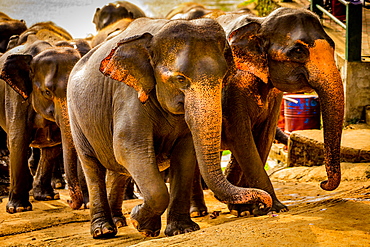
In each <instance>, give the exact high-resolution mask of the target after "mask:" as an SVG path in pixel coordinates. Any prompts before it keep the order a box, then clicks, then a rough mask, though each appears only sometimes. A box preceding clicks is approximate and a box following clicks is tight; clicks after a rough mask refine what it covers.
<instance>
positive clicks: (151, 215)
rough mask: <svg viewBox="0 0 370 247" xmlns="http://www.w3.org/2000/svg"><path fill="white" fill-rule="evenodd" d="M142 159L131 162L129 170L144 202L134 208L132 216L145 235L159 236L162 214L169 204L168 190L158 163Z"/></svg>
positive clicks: (136, 225)
mask: <svg viewBox="0 0 370 247" xmlns="http://www.w3.org/2000/svg"><path fill="white" fill-rule="evenodd" d="M143 160H144V161H145V159H140V161H143ZM140 161H139V160H137V161H136V162H134V161H131V162H129V163H130V164H131V165H130V166H128V171H129V172H130V174H131V175H132V177H133V179H134V181H135V182H136V184H137V186H138V187H139V189H140V191H141V195H142V197H143V198H144V203H143V204H140V205H138V206H136V207H135V208H133V209H132V211H131V214H130V218H131V221H132V224H133V225H134V227H135V228H136V229H137V230H138V231H139V232H140V233H141V234H143V235H144V236H145V237H157V236H158V235H159V233H160V230H161V224H162V222H161V215H162V214H163V212H164V211H165V210H166V208H167V206H168V201H169V195H168V190H167V186H166V184H165V183H164V180H163V177H162V175H161V174H160V172H159V170H158V167H157V166H156V163H155V162H153V161H152V162H149V161H148V162H145V163H146V164H142V163H141V162H140Z"/></svg>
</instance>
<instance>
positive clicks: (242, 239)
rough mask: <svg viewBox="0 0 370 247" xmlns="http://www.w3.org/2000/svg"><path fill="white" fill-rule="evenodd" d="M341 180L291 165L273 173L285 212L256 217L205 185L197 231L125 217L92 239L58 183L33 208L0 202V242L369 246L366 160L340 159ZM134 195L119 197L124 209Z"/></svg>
mask: <svg viewBox="0 0 370 247" xmlns="http://www.w3.org/2000/svg"><path fill="white" fill-rule="evenodd" d="M342 167H343V181H342V183H341V185H340V187H339V188H338V189H337V190H335V191H331V192H327V191H323V190H321V189H320V187H319V181H320V180H321V179H322V178H323V177H324V175H325V173H324V168H323V167H314V168H304V167H296V168H289V169H284V170H281V171H278V172H276V173H274V175H273V177H272V179H273V181H274V186H275V189H276V193H277V195H278V198H279V199H280V200H281V201H282V202H284V203H285V204H286V205H288V206H289V209H290V210H289V212H284V213H277V214H272V215H268V216H261V217H249V218H237V217H235V216H233V215H231V214H229V212H228V209H227V207H226V205H224V204H222V203H220V202H218V201H217V200H216V199H214V197H213V196H212V192H210V191H205V193H206V203H207V206H208V208H209V212H211V213H212V212H214V211H220V215H219V216H218V217H217V218H215V219H213V218H212V217H210V216H209V215H208V216H205V217H202V218H195V219H194V221H196V222H197V223H198V224H199V225H200V227H201V230H199V231H197V232H193V233H188V234H183V235H179V236H174V237H165V236H164V234H163V230H164V226H165V216H163V217H162V219H163V225H162V231H161V234H160V236H159V237H158V238H154V239H153V238H144V237H143V236H142V235H141V234H140V233H138V232H137V231H136V229H134V227H133V226H132V224H131V223H130V221H129V220H128V222H129V225H128V226H126V227H124V228H120V229H119V231H118V234H117V236H116V237H115V238H113V239H107V240H94V239H93V238H92V237H91V235H90V233H89V225H90V223H89V211H88V210H71V209H70V208H69V207H68V205H67V203H66V201H67V199H68V198H69V197H68V195H67V191H66V190H59V192H60V194H61V199H60V200H57V201H47V202H40V201H34V200H33V201H32V204H33V211H31V212H23V213H17V214H7V213H5V205H6V202H7V199H3V202H2V203H0V246H96V245H97V246H115V245H119V246H133V245H134V246H336V247H337V246H370V218H369V217H368V216H369V212H370V180H369V174H370V164H367V163H365V164H342ZM140 202H141V200H139V199H137V200H129V201H126V202H125V203H124V209H123V210H124V212H125V215H126V218H128V219H129V217H130V216H129V212H130V210H131V209H132V208H133V207H134V206H135V205H137V204H138V203H140Z"/></svg>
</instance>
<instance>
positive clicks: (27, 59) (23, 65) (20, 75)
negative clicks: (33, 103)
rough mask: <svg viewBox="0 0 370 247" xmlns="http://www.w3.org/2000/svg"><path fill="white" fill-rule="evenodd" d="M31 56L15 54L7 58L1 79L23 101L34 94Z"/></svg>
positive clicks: (0, 75)
mask: <svg viewBox="0 0 370 247" xmlns="http://www.w3.org/2000/svg"><path fill="white" fill-rule="evenodd" d="M31 61H32V56H31V55H22V54H13V55H10V56H8V57H7V58H6V61H5V63H4V66H3V69H2V71H1V74H0V78H1V79H3V80H4V81H5V82H6V83H7V84H8V85H9V86H11V87H12V88H13V89H14V91H16V92H17V93H18V94H20V95H21V96H22V97H23V99H25V100H26V99H28V97H29V96H30V94H31V92H32V81H31V78H30V71H31V70H30V68H31V66H30V65H31Z"/></svg>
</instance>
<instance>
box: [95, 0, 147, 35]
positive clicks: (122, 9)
mask: <svg viewBox="0 0 370 247" xmlns="http://www.w3.org/2000/svg"><path fill="white" fill-rule="evenodd" d="M139 17H145V13H144V12H143V11H142V10H141V9H140V8H139V7H137V6H136V5H134V4H132V3H130V2H126V1H116V2H115V3H108V4H106V5H104V7H103V8H97V9H96V11H95V14H94V18H93V23H94V24H95V27H96V31H99V30H101V29H103V28H104V27H106V26H108V25H110V24H113V23H114V22H116V21H118V20H120V19H124V18H128V19H136V18H139Z"/></svg>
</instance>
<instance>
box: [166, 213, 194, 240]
mask: <svg viewBox="0 0 370 247" xmlns="http://www.w3.org/2000/svg"><path fill="white" fill-rule="evenodd" d="M199 229H200V227H199V225H198V224H197V223H195V222H194V221H192V220H191V219H190V217H189V216H188V215H187V216H186V217H184V218H183V219H179V220H171V222H169V223H167V227H166V230H165V231H164V233H165V235H166V236H174V235H179V234H183V233H188V232H194V231H198V230H199Z"/></svg>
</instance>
